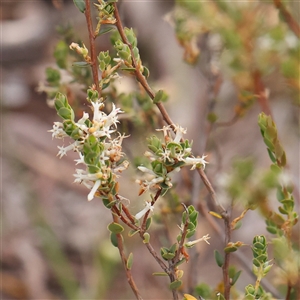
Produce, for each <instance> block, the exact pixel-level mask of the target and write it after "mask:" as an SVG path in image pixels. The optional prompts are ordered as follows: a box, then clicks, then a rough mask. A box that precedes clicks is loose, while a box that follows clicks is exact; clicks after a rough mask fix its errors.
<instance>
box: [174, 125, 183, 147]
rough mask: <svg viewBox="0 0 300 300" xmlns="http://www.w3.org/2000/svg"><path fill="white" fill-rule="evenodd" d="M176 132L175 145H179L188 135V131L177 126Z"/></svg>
mask: <svg viewBox="0 0 300 300" xmlns="http://www.w3.org/2000/svg"><path fill="white" fill-rule="evenodd" d="M175 131H176V135H175V138H174V140H173V141H174V143H179V142H180V140H181V139H182V137H183V135H184V134H186V129H184V128H183V127H181V126H179V125H177V126H175Z"/></svg>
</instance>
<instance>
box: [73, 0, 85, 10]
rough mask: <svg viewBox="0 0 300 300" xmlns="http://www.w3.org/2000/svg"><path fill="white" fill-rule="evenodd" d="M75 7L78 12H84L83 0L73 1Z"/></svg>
mask: <svg viewBox="0 0 300 300" xmlns="http://www.w3.org/2000/svg"><path fill="white" fill-rule="evenodd" d="M73 2H74V4H75V6H76V7H77V8H78V9H79V11H80V12H82V13H84V12H85V1H84V0H73Z"/></svg>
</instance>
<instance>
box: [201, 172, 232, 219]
mask: <svg viewBox="0 0 300 300" xmlns="http://www.w3.org/2000/svg"><path fill="white" fill-rule="evenodd" d="M197 172H198V173H199V175H200V177H201V179H202V181H203V183H204V185H205V187H206V188H207V190H208V192H209V194H210V196H211V198H212V200H213V202H214V204H215V206H216V207H217V209H218V212H219V213H220V214H221V216H222V217H223V218H226V217H227V211H226V209H225V208H224V206H223V205H222V204H221V203H220V202H219V201H218V199H217V196H216V192H215V190H214V188H213V187H212V185H211V183H210V181H209V180H208V178H207V176H206V174H205V172H204V171H203V169H202V168H198V169H197Z"/></svg>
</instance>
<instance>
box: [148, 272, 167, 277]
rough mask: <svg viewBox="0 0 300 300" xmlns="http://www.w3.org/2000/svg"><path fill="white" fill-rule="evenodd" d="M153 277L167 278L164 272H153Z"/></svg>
mask: <svg viewBox="0 0 300 300" xmlns="http://www.w3.org/2000/svg"><path fill="white" fill-rule="evenodd" d="M152 275H153V276H169V275H168V274H167V273H165V272H154V273H152Z"/></svg>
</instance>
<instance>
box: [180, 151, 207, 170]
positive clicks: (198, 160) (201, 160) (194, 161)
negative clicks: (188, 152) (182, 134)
mask: <svg viewBox="0 0 300 300" xmlns="http://www.w3.org/2000/svg"><path fill="white" fill-rule="evenodd" d="M206 157H207V155H202V157H187V158H185V159H184V162H185V163H186V164H187V165H192V168H191V170H195V169H196V168H197V165H199V164H201V165H202V167H203V170H204V169H205V165H206V164H208V162H207V161H206V160H205V158H206Z"/></svg>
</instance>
